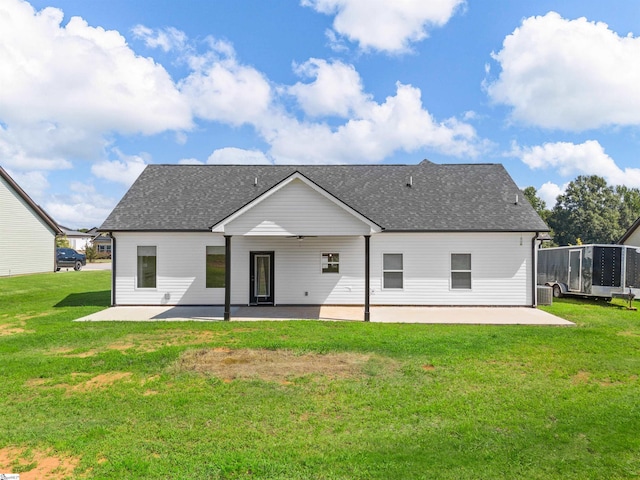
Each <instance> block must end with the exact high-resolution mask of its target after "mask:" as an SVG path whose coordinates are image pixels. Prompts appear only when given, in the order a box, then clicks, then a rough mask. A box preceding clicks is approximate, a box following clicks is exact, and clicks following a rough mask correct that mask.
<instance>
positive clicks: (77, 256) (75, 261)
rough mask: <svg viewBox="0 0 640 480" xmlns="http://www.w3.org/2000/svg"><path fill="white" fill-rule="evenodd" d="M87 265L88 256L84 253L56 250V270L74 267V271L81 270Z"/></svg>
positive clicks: (70, 249) (71, 249) (62, 249)
mask: <svg viewBox="0 0 640 480" xmlns="http://www.w3.org/2000/svg"><path fill="white" fill-rule="evenodd" d="M86 264H87V256H86V255H84V254H83V253H78V252H76V251H75V250H74V249H73V248H57V249H56V270H60V268H62V267H73V269H74V270H80V269H81V268H82V267H83V266H84V265H86Z"/></svg>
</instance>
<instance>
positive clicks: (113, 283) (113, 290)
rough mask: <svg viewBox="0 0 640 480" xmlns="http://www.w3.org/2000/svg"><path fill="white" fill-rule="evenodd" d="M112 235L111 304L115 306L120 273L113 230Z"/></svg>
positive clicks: (110, 234)
mask: <svg viewBox="0 0 640 480" xmlns="http://www.w3.org/2000/svg"><path fill="white" fill-rule="evenodd" d="M109 236H110V237H111V306H112V307H115V306H116V305H117V303H116V279H117V278H118V273H117V271H116V237H114V236H113V232H109Z"/></svg>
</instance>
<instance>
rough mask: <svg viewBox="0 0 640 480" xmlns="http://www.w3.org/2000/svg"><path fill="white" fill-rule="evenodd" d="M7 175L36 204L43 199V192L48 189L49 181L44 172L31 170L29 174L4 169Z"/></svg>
mask: <svg viewBox="0 0 640 480" xmlns="http://www.w3.org/2000/svg"><path fill="white" fill-rule="evenodd" d="M6 170H7V173H8V174H9V176H11V178H13V179H14V180H15V182H16V183H17V184H18V185H19V186H20V188H22V189H23V190H24V191H25V192H26V193H27V195H29V196H30V197H31V198H32V199H33V200H34V201H35V202H36V203H39V202H41V201H42V199H43V198H44V195H45V192H46V191H47V189H48V188H49V180H48V179H47V175H46V173H45V172H41V171H37V170H31V171H29V172H20V171H16V170H12V169H8V168H7V169H6Z"/></svg>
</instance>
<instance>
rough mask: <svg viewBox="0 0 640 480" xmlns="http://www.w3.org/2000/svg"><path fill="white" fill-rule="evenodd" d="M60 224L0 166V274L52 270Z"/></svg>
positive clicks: (53, 268)
mask: <svg viewBox="0 0 640 480" xmlns="http://www.w3.org/2000/svg"><path fill="white" fill-rule="evenodd" d="M60 234H62V232H61V230H60V228H59V227H58V225H57V224H56V222H54V221H53V219H52V218H51V217H50V216H49V215H47V213H46V212H45V211H44V210H43V209H42V208H40V207H39V206H38V205H36V203H35V202H34V201H33V200H32V199H31V198H30V197H29V195H27V194H26V192H25V191H24V190H23V189H22V188H20V186H19V185H18V184H17V183H16V182H15V181H14V180H13V179H12V178H11V177H10V176H9V174H8V173H7V172H6V171H5V170H4V169H3V168H2V167H0V276H8V275H21V274H26V273H39V272H53V271H54V270H55V262H56V235H60Z"/></svg>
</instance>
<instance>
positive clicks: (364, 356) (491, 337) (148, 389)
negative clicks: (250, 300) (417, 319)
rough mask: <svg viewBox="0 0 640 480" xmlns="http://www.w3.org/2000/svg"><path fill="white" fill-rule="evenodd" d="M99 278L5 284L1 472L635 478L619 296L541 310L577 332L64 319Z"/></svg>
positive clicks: (635, 435) (626, 317)
mask: <svg viewBox="0 0 640 480" xmlns="http://www.w3.org/2000/svg"><path fill="white" fill-rule="evenodd" d="M109 275H110V272H108V271H98V272H91V271H80V272H68V273H64V274H43V275H32V276H24V277H14V278H1V279H0V379H1V382H2V389H1V391H2V393H1V394H0V467H4V466H5V465H3V464H2V459H3V456H2V452H4V454H5V457H7V456H8V455H13V456H14V457H20V458H15V459H13V460H11V461H10V460H7V462H9V464H10V466H11V465H13V468H16V469H18V470H20V471H21V472H28V471H32V470H33V469H34V468H35V466H36V464H37V463H38V459H40V458H45V457H46V458H49V459H51V458H55V459H58V460H60V461H64V460H65V459H66V461H67V462H66V463H64V462H63V463H62V464H60V465H58V466H57V467H55V468H57V470H55V472H54V475H58V476H59V477H60V478H62V477H64V476H65V475H67V476H69V477H70V478H101V479H103V478H105V479H108V478H118V479H122V478H132V479H133V478H135V479H144V478H149V479H156V478H163V477H166V478H185V479H186V478H188V479H200V478H201V479H205V478H206V479H216V478H219V479H231V478H233V479H246V478H274V479H296V478H300V479H302V478H305V479H309V478H311V479H395V478H398V479H407V478H425V479H440V478H442V479H487V478H489V479H490V478H509V479H517V478H522V479H524V478H526V479H546V478H562V479H590V478H592V479H601V478H608V479H615V478H638V476H640V434H639V432H640V381H639V379H638V373H639V372H640V312H632V311H627V310H625V309H624V308H623V306H622V304H613V305H609V304H607V303H604V302H600V303H598V302H591V301H583V300H570V299H561V300H560V301H556V302H555V303H554V305H552V306H549V307H544V308H545V310H547V311H549V312H551V313H554V314H556V315H559V316H562V317H564V318H567V319H569V320H571V321H573V322H575V323H576V324H577V326H576V327H575V328H557V327H526V326H465V325H407V324H399V325H391V324H365V323H349V322H345V323H337V322H315V321H304V322H302V321H298V322H295V321H293V322H256V323H249V322H247V323H243V322H219V323H196V322H193V323H191V322H189V323H143V322H138V323H129V322H122V323H118V322H105V323H75V322H72V320H73V319H75V318H78V317H81V316H84V315H88V314H89V313H92V312H95V311H97V310H100V309H102V308H104V307H105V306H107V305H108V303H109V284H110V276H109ZM7 452H9V453H7ZM16 452H22V453H20V454H19V453H16ZM53 464H54V462H52V465H53ZM1 471H3V470H2V468H0V472H1ZM23 475H27V473H23ZM43 476H44V475H43Z"/></svg>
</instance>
